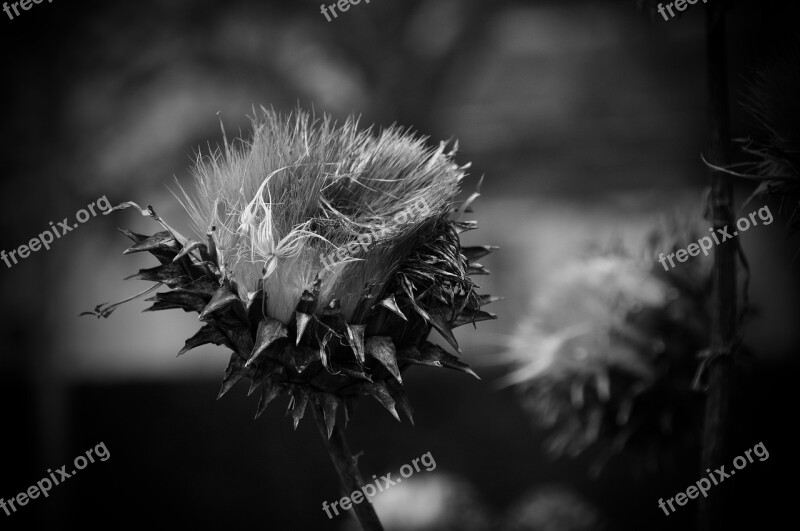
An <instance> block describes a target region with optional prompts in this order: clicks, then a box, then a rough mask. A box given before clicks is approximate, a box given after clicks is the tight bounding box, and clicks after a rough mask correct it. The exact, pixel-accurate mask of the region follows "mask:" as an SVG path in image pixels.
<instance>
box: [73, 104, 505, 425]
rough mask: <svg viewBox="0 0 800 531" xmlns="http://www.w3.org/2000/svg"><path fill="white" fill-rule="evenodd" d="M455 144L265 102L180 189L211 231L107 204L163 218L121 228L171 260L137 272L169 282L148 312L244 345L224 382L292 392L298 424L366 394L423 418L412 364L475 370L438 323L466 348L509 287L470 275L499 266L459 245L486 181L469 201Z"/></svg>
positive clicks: (269, 396)
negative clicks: (413, 402) (247, 134)
mask: <svg viewBox="0 0 800 531" xmlns="http://www.w3.org/2000/svg"><path fill="white" fill-rule="evenodd" d="M454 154H455V149H453V150H452V151H449V152H445V145H444V144H440V146H439V147H438V149H431V148H428V147H426V145H425V139H422V138H418V137H415V136H414V135H412V134H411V133H410V132H408V131H404V130H401V129H399V128H396V127H392V128H389V129H386V130H384V131H381V132H377V133H376V132H373V131H372V130H371V129H367V130H359V129H358V127H357V123H356V121H355V120H353V119H350V120H347V121H346V122H345V123H344V124H342V125H336V124H334V123H333V122H332V121H331V120H330V119H329V118H327V117H323V118H321V119H318V120H317V119H314V118H312V116H310V115H309V114H307V113H304V112H302V111H298V112H297V113H295V114H293V115H291V116H288V117H283V116H280V115H278V114H276V113H274V112H269V111H266V110H263V113H261V114H260V115H259V116H257V117H256V118H255V119H254V120H253V133H252V138H251V139H250V140H249V141H238V142H234V143H231V144H229V143H228V142H227V139H226V140H225V145H224V151H216V152H213V153H211V154H210V155H208V156H206V157H199V158H198V160H197V162H196V164H195V167H194V174H195V181H196V187H195V188H196V189H195V190H194V191H192V192H186V191H183V190H182V191H183V196H182V197H181V198H179V199H180V200H181V202H182V203H183V205H184V206H185V207H186V209H187V211H188V212H189V214H190V217H191V218H192V221H193V224H194V228H195V230H196V232H197V240H191V239H187V238H184V237H183V236H181V235H180V234H178V233H177V232H176V231H175V230H174V229H172V228H171V227H170V226H169V225H167V223H166V222H165V221H164V220H162V219H161V218H159V217H158V215H157V214H156V213H155V212H154V211H153V209H152V208H151V207H147V208H145V209H142V208H141V207H139V206H138V205H136V204H135V203H130V202H129V203H123V204H122V205H119V206H118V207H115V208H114V209H111V210H110V211H108V212H111V211H113V210H118V209H121V208H128V207H131V206H133V207H136V208H139V210H140V211H141V212H142V214H143V215H145V216H150V217H152V218H153V219H155V220H156V221H157V222H158V223H160V224H161V225H162V227H163V228H164V229H165V230H164V231H162V232H159V233H157V234H155V235H153V236H150V237H147V236H144V235H140V234H135V233H131V232H128V231H123V232H124V234H126V235H127V236H128V237H129V238H131V239H132V240H133V241H134V242H135V245H134V246H133V247H131V248H130V249H128V250H127V251H126V252H141V251H147V252H150V253H151V254H153V255H154V256H155V257H156V258H158V260H159V261H160V262H161V265H160V266H159V267H155V268H152V269H145V270H142V271H140V272H139V273H138V274H137V275H135V276H134V278H138V279H143V280H151V281H156V282H158V283H159V284H158V285H157V286H156V287H159V286H161V285H164V284H165V285H166V286H167V287H169V288H171V291H168V292H164V293H158V294H156V296H155V297H154V298H152V299H150V300H152V301H154V305H153V306H152V307H151V308H150V310H165V309H171V308H181V309H183V310H185V311H196V312H198V313H199V314H200V319H201V321H203V322H204V323H205V325H204V326H203V327H202V328H201V329H200V331H198V332H197V334H195V335H194V336H193V337H191V338H189V339H188V340H187V341H186V345H185V346H184V348H183V349H182V350H181V353H183V352H186V351H188V350H190V349H192V348H195V347H197V346H200V345H204V344H207V343H213V344H216V345H224V346H226V347H228V348H230V349H231V350H232V351H233V353H232V355H231V359H230V362H229V364H228V368H227V370H226V372H225V377H224V379H223V384H222V390H221V391H220V396H221V395H222V394H224V393H226V392H227V391H228V390H229V389H230V388H231V387H232V386H233V385H234V384H236V383H237V382H238V381H240V380H242V379H244V378H248V379H250V381H251V386H250V392H251V393H252V392H253V391H255V390H256V389H259V388H260V389H261V400H260V402H259V406H258V414H260V413H261V412H262V411H263V410H264V409H265V408H266V406H267V405H268V404H269V403H270V402H271V401H272V400H273V399H274V398H276V397H277V396H279V395H281V394H285V395H287V396H289V398H290V399H289V412H290V413H291V414H292V417H293V418H294V421H295V426H296V425H297V423H298V422H299V421H300V419H301V418H302V417H303V415H304V411H305V409H306V406H307V405H308V404H310V403H311V404H313V405H314V407H315V408H317V409H318V410H319V412H320V418H323V419H324V422H325V424H326V426H327V429H328V434H329V435H330V433H331V432H332V429H333V426H334V425H335V423H336V416H337V414H336V412H337V410H338V409H339V405H340V404H341V403H344V404H345V406H346V407H345V419H347V418H349V414H350V405H351V404H352V402H353V400H354V399H355V398H356V397H357V396H358V395H371V396H373V397H374V398H376V399H377V400H378V401H379V402H380V403H381V404H382V405H383V406H384V407H386V409H388V410H389V411H390V412H391V413H392V414H393V415H394V416H395V417H396V418H398V419H399V415H398V412H397V409H400V410H401V411H403V412H405V414H406V415H407V416H409V417H411V407H410V404H409V402H408V399H407V397H406V396H405V392H404V391H403V387H402V382H403V380H402V376H401V373H402V372H403V371H404V370H405V369H406V368H407V367H409V366H410V365H429V366H436V367H449V368H452V369H456V370H460V371H463V372H467V373H469V374H473V375H474V373H473V372H472V370H471V369H470V368H469V366H467V365H466V364H465V363H462V362H461V361H460V360H459V359H458V358H457V357H456V356H454V355H452V354H450V353H448V352H447V351H446V350H444V349H443V348H441V347H439V346H436V345H434V344H432V343H429V342H428V341H427V338H428V335H429V333H430V332H431V330H432V329H436V330H437V331H438V332H439V334H441V335H442V337H443V338H444V339H445V340H446V341H447V342H448V343H449V344H450V345H451V346H452V347H453V348H454V349H456V350H458V344H457V342H456V339H455V337H454V336H453V333H452V329H453V328H455V327H458V326H462V325H464V324H467V323H475V322H477V321H481V320H485V319H493V318H495V316H494V315H493V314H491V313H488V312H485V311H483V310H481V306H483V305H485V304H488V303H489V302H492V301H493V300H495V299H494V298H492V297H489V296H486V295H484V296H480V295H477V294H476V293H475V291H474V289H475V287H476V286H475V285H474V284H473V282H472V280H471V278H470V275H473V274H486V273H488V271H487V270H486V269H485V268H484V267H483V266H481V265H480V264H478V263H477V262H475V260H477V259H478V258H480V257H482V256H485V255H486V254H488V253H489V252H491V250H492V248H491V247H486V246H485V247H467V248H462V247H461V244H460V240H459V233H460V232H462V231H464V230H469V229H473V228H476V224H475V222H474V221H461V220H459V219H457V217H458V215H460V214H462V213H463V212H464V211H465V210H466V207H467V206H468V205H469V204H470V203H471V202H472V201H473V200H474V199H475V198H476V197H477V195H478V194H473V195H472V196H470V198H469V199H467V201H465V202H464V203H463V204H461V206H460V207H459V208H455V207H456V205H454V199H455V196H456V194H457V193H458V191H459V186H460V183H461V181H462V179H463V178H464V175H465V173H464V172H465V170H466V168H467V166H459V165H457V164H456V163H455V162H454V161H453V156H454ZM108 212H107V213H108ZM454 214H455V217H454ZM150 291H152V289H151V290H148V291H146V292H145V293H149V292H150ZM116 306H117V305H111V306H105V305H100V306H98V307H97V308H96V309H95V311H94V312H87V313H91V314H94V315H97V316H102V317H107V316H108V315H109V314H110V313H111V312H112V311H113V309H114V308H115V307H116Z"/></svg>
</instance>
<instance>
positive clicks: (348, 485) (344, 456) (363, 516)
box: [313, 408, 383, 531]
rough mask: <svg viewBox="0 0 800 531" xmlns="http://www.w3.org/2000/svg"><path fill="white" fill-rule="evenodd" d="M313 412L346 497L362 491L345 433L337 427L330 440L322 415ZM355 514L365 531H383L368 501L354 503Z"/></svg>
mask: <svg viewBox="0 0 800 531" xmlns="http://www.w3.org/2000/svg"><path fill="white" fill-rule="evenodd" d="M313 410H314V419H315V420H316V424H317V428H319V433H320V435H322V441H323V442H324V443H325V448H327V449H328V455H330V456H331V461H332V462H333V466H334V468H336V473H337V474H339V481H340V482H341V485H342V488H343V489H344V495H345V496H350V494H351V493H353V492H356V491H361V487H362V486H363V485H364V480H363V479H362V477H361V473H360V472H359V471H358V465H357V459H356V458H355V457H353V454H352V453H351V452H350V447H349V445H348V444H347V439H345V437H344V432H343V431H342V430H341V429H339V426H335V427H334V428H333V432H332V433H331V437H330V439H329V438H328V428H327V427H326V426H325V422H324V420H323V415H322V413H321V412H319V411H317V408H313ZM365 502H366V503H365ZM353 512H355V513H356V518H358V522H359V523H360V524H361V528H362V529H363V530H364V531H383V525H382V524H381V521H380V520H379V519H378V514H377V513H376V512H375V508H374V507H373V505H372V503H371V502H369V501H368V500H363V501H362V502H361V503H358V504H356V503H354V504H353Z"/></svg>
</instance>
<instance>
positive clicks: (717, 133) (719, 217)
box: [698, 0, 738, 531]
mask: <svg viewBox="0 0 800 531" xmlns="http://www.w3.org/2000/svg"><path fill="white" fill-rule="evenodd" d="M725 7H726V6H725V1H724V0H714V1H713V2H709V3H708V4H707V6H706V52H707V56H706V58H707V68H708V92H709V94H708V95H709V119H710V123H709V125H710V132H711V144H710V146H709V147H710V151H709V154H708V155H709V162H711V163H712V164H714V165H716V166H719V167H724V166H726V165H728V164H729V162H730V122H729V120H730V119H729V114H728V70H727V53H726V52H727V45H726V38H725ZM709 178H710V181H711V183H710V184H711V193H710V198H709V199H710V201H711V205H710V206H711V212H712V213H713V224H714V228H715V229H716V228H722V227H725V226H726V225H727V226H728V227H733V222H734V219H733V212H734V208H733V184H732V179H731V176H730V175H728V174H726V173H724V172H720V171H717V170H714V169H710V170H709ZM733 230H734V229H731V230H730V232H731V233H733ZM737 252H738V240H734V241H733V242H725V243H723V244H721V245H718V246H717V247H716V248H715V250H714V273H713V276H714V294H713V301H712V302H713V305H712V307H713V314H714V316H713V322H712V330H711V354H710V356H711V358H710V359H709V360H708V367H707V369H708V391H707V393H708V394H707V397H706V411H705V425H704V432H703V453H702V472H701V474H702V475H703V476H706V475H707V473H706V472H705V471H706V469H711V471H712V472H713V470H714V469H715V468H718V467H719V466H721V465H724V464H725V463H726V462H727V460H728V456H729V455H730V454H729V449H728V444H727V443H728V436H729V433H730V397H731V388H732V379H733V367H734V356H733V354H734V353H733V350H732V349H733V348H734V347H733V345H734V344H735V339H736V328H737V311H736V305H737V302H736V260H737ZM728 490H729V489H727V488H725V486H721V487H720V488H719V489H718V490H715V491H714V495H713V496H709V497H708V498H703V499H701V500H700V507H699V514H698V527H699V529H700V530H701V531H718V530H722V529H724V528H725V511H726V509H728V508H729V506H728V504H727V503H726V499H727V498H728V496H729V493H728Z"/></svg>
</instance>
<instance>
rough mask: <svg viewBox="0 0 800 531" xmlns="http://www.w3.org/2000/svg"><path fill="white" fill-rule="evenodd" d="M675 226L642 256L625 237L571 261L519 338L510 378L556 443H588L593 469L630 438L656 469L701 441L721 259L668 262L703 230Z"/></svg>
mask: <svg viewBox="0 0 800 531" xmlns="http://www.w3.org/2000/svg"><path fill="white" fill-rule="evenodd" d="M676 231H677V228H676V227H674V226H673V227H670V228H668V229H667V230H665V231H655V232H653V233H652V235H651V238H650V242H649V244H648V248H649V249H650V250H648V251H646V252H644V253H643V254H642V255H641V256H632V255H631V254H630V253H629V252H626V251H624V250H623V249H621V248H619V247H618V248H615V249H614V250H610V251H606V252H604V253H597V254H594V255H592V256H589V257H587V258H583V259H580V260H576V261H574V262H572V263H570V264H568V265H566V266H565V267H563V268H561V269H560V270H559V271H558V272H556V274H555V275H554V276H553V278H551V279H549V281H547V282H545V283H543V286H544V287H543V289H542V291H541V292H540V293H539V294H538V295H537V297H536V298H535V299H534V301H533V304H532V309H531V317H529V318H527V319H525V320H523V321H522V322H521V323H520V325H519V327H518V331H517V333H516V335H515V338H514V340H513V341H512V345H511V348H510V354H511V355H512V359H514V362H513V367H514V371H513V372H512V373H510V374H509V375H508V376H507V377H506V380H505V381H506V383H507V384H510V385H514V386H515V387H516V388H517V389H518V391H519V393H520V397H521V399H522V403H523V405H524V407H525V408H526V409H527V411H528V412H529V413H530V414H531V417H532V419H533V420H534V422H535V423H536V425H538V426H539V427H540V428H541V429H543V430H545V432H546V433H548V439H547V440H546V442H545V446H546V449H547V451H548V453H549V454H550V455H551V456H553V457H560V456H564V455H567V456H570V457H576V456H578V455H579V454H582V453H584V452H588V453H589V455H591V459H592V461H593V466H592V469H591V473H592V474H593V475H597V474H599V473H600V471H601V470H602V468H603V467H604V466H605V464H606V463H607V462H608V461H609V460H610V459H611V458H612V457H614V456H615V455H616V454H619V453H620V452H621V451H622V450H623V449H625V450H626V452H627V453H628V454H629V455H633V456H637V457H638V459H637V462H638V463H644V465H645V467H646V468H647V469H648V470H650V471H654V470H656V469H657V467H658V466H659V465H663V464H665V463H666V462H668V460H669V458H670V457H671V456H672V455H674V454H675V451H676V448H681V449H684V450H685V449H688V448H691V447H693V445H694V444H696V441H695V438H694V434H695V433H696V429H695V427H696V424H697V422H698V420H699V419H698V418H697V414H698V412H699V411H700V410H701V408H700V407H699V405H700V402H699V401H700V400H701V398H700V396H699V393H695V392H694V391H693V388H694V387H695V385H693V375H695V372H696V369H697V357H698V354H701V353H702V350H703V349H704V348H705V347H706V345H707V338H706V334H705V330H706V329H707V325H708V323H709V320H710V314H709V312H708V310H707V308H706V302H705V301H706V297H707V295H708V293H709V291H710V270H709V268H708V264H704V263H702V262H701V261H695V262H694V263H689V262H687V263H684V264H680V267H677V268H674V269H671V270H670V271H664V269H663V268H662V266H661V265H659V264H658V262H657V261H656V260H655V259H654V257H655V256H656V255H657V254H658V253H659V252H663V251H668V250H670V249H671V250H672V251H674V250H676V249H678V248H680V247H682V246H685V242H688V241H692V239H696V238H693V237H692V236H690V235H686V236H682V235H679V234H678V232H676ZM653 250H655V252H653ZM634 470H635V471H636V472H637V473H638V467H635V468H634Z"/></svg>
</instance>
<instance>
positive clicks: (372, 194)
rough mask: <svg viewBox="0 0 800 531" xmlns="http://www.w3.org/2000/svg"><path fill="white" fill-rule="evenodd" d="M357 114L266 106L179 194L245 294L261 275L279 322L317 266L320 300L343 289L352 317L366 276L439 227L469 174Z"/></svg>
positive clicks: (371, 280) (384, 273) (393, 263)
mask: <svg viewBox="0 0 800 531" xmlns="http://www.w3.org/2000/svg"><path fill="white" fill-rule="evenodd" d="M357 125H358V124H357V122H356V121H354V120H352V119H351V120H348V121H346V122H345V123H344V124H342V125H336V124H334V123H333V122H332V121H331V119H330V118H323V119H320V120H315V119H313V117H312V116H310V115H309V114H307V113H303V112H298V113H297V114H295V115H293V116H289V117H281V116H279V115H278V114H276V113H274V112H269V111H264V112H263V114H262V115H261V117H260V119H256V120H254V121H253V137H252V139H251V140H250V141H249V142H241V143H240V144H238V145H226V146H225V151H224V152H223V153H221V152H217V153H213V154H211V155H210V156H207V157H201V158H199V159H198V161H197V163H196V165H195V171H194V173H195V177H196V183H197V186H196V189H197V192H196V193H195V194H192V195H187V197H186V198H185V200H184V203H185V205H186V206H187V210H188V211H189V213H190V215H191V218H192V220H193V222H194V225H195V228H196V230H197V231H198V234H199V235H200V237H204V235H205V234H206V232H208V231H210V230H211V229H212V228H213V229H215V230H214V231H213V237H214V239H215V243H216V246H217V249H218V251H219V252H221V254H222V256H224V257H225V258H224V262H223V265H224V269H225V271H227V272H228V273H229V276H230V277H231V278H233V279H236V280H237V281H238V284H239V287H240V288H241V289H242V290H244V291H245V292H247V293H253V292H255V291H256V290H257V289H258V285H259V280H263V289H264V291H265V294H266V301H267V302H266V304H267V307H266V310H267V313H268V314H269V315H272V316H274V317H275V318H277V319H279V320H281V321H283V322H287V321H288V319H289V318H290V317H291V315H292V312H293V311H294V308H295V306H296V304H297V300H296V299H297V293H298V290H299V292H300V293H302V290H303V289H305V288H307V287H308V286H309V285H311V283H312V282H313V281H314V279H315V278H317V277H319V278H320V279H321V280H322V284H321V293H320V301H321V302H322V306H326V305H327V304H329V303H330V301H332V300H334V299H336V300H339V301H340V303H341V306H342V311H343V314H344V315H345V317H350V316H352V314H353V311H354V310H355V307H356V305H357V303H358V300H359V297H360V295H361V292H362V290H363V288H364V286H365V285H373V284H374V285H382V284H385V283H386V282H387V281H388V280H389V278H391V272H392V271H394V270H395V269H396V268H397V265H398V264H399V263H400V262H401V260H402V259H403V258H404V257H405V256H407V255H408V252H409V251H410V250H411V249H412V248H413V247H414V246H415V245H416V244H417V243H419V242H420V241H421V240H424V239H425V238H426V236H428V235H430V233H431V232H432V231H434V230H435V225H436V220H437V219H439V218H441V217H442V216H444V215H446V214H447V213H448V212H449V211H450V209H451V208H452V201H453V198H454V197H455V195H456V193H457V192H458V190H459V184H460V182H461V180H462V179H463V177H464V168H462V167H459V166H457V165H456V164H455V163H454V162H453V160H452V158H451V157H450V156H449V155H448V154H445V153H444V148H443V146H442V147H440V149H438V150H433V149H429V148H427V147H426V146H425V142H424V139H422V138H417V137H414V136H412V135H411V134H410V133H409V132H407V131H403V130H401V129H399V128H396V127H393V128H389V129H386V130H384V131H382V132H380V133H378V134H377V135H373V134H372V131H370V130H359V129H358V126H357ZM359 242H362V243H363V244H362V245H359ZM348 245H349V246H351V247H350V248H351V250H352V249H356V247H355V246H356V245H358V247H357V251H356V252H352V251H347V246H348ZM337 253H339V256H340V257H341V256H342V255H346V257H345V258H338V257H337ZM326 257H330V258H331V260H330V261H323V260H322V259H321V258H326Z"/></svg>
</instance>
